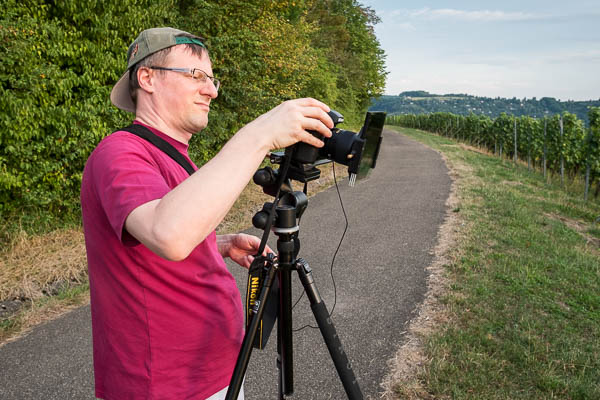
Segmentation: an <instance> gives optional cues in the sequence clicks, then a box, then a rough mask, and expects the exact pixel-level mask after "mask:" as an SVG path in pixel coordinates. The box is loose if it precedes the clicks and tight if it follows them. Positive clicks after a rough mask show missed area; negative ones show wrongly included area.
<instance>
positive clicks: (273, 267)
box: [225, 192, 363, 400]
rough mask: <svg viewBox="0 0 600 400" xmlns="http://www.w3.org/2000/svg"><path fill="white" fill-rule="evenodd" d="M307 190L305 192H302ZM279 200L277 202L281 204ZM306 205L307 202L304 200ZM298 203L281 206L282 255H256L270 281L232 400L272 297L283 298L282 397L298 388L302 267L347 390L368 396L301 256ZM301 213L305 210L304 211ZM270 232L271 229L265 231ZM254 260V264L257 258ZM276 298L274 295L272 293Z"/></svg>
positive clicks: (247, 338)
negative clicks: (295, 311) (295, 326)
mask: <svg viewBox="0 0 600 400" xmlns="http://www.w3.org/2000/svg"><path fill="white" fill-rule="evenodd" d="M299 193H301V192H299ZM275 204H277V202H276V203H275ZM304 207H305V205H304ZM297 212H298V207H297V206H296V205H290V204H283V205H277V206H276V208H275V213H276V214H275V224H274V228H273V232H274V233H275V234H276V235H277V237H278V239H277V251H278V256H277V257H274V256H273V255H272V254H271V255H269V256H268V257H256V258H255V262H256V263H258V264H262V265H263V267H264V268H265V272H266V274H265V276H266V278H265V282H264V284H263V287H262V290H261V292H260V295H259V298H258V300H257V301H256V302H255V304H254V308H253V310H252V311H253V312H252V313H253V314H254V315H253V316H252V320H251V322H250V326H249V327H248V328H247V330H246V334H245V336H244V340H243V342H242V347H241V350H240V353H239V355H238V359H237V362H236V365H235V368H234V371H233V375H232V378H231V381H230V384H229V389H228V391H227V396H226V397H225V399H226V400H234V399H237V396H238V394H239V391H240V389H241V386H242V381H243V379H244V375H245V373H246V369H247V367H248V362H249V361H250V355H251V352H252V348H253V344H254V342H255V338H256V334H257V331H258V327H259V324H260V321H261V319H262V317H263V314H264V311H265V305H266V303H267V302H269V301H278V302H279V307H278V317H277V352H278V360H277V365H278V368H279V399H281V400H282V399H284V396H288V395H291V394H292V393H293V391H294V378H293V350H292V349H293V346H292V299H291V297H292V296H291V293H292V292H291V288H292V271H293V270H296V271H297V272H298V276H299V278H300V281H301V282H302V285H303V287H304V291H305V292H306V294H307V296H308V299H309V301H310V304H311V310H312V312H313V314H314V316H315V319H316V321H317V324H318V326H319V329H320V331H321V334H322V336H323V339H324V340H325V344H326V345H327V349H328V350H329V354H330V356H331V358H332V360H333V363H334V365H335V368H336V370H337V373H338V375H339V377H340V380H341V381H342V384H343V386H344V390H345V391H346V394H347V396H348V398H349V399H351V400H358V399H362V398H363V396H362V393H361V391H360V387H359V386H358V383H357V381H356V378H355V376H354V372H353V371H352V368H351V366H350V362H349V360H348V357H347V356H346V353H345V352H344V350H343V348H342V344H341V342H340V340H339V337H338V335H337V333H336V330H335V327H334V326H333V322H332V321H331V318H330V317H329V313H328V312H327V307H326V306H325V303H324V302H323V300H322V299H321V296H320V295H319V292H318V290H317V287H316V285H315V282H314V279H313V276H312V271H311V269H310V266H309V265H308V263H307V262H306V261H305V260H303V259H302V258H299V259H296V255H297V254H298V251H299V248H300V241H299V239H298V233H299V230H300V228H299V226H298V225H297V222H296V217H297ZM300 212H301V211H300ZM265 232H266V231H265ZM253 264H254V263H253ZM275 281H278V283H279V298H278V299H276V298H270V294H271V293H272V292H271V289H272V287H273V285H274V282H275ZM271 297H274V296H271Z"/></svg>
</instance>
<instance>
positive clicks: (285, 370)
mask: <svg viewBox="0 0 600 400" xmlns="http://www.w3.org/2000/svg"><path fill="white" fill-rule="evenodd" d="M279 284H280V286H279V313H278V317H277V330H278V332H277V343H278V346H277V347H278V348H277V351H278V352H279V361H280V362H279V367H280V368H279V385H280V386H279V393H280V397H281V398H283V395H286V396H289V395H291V394H292V393H294V372H293V371H294V356H293V352H294V349H293V340H292V274H291V271H290V269H289V268H285V267H283V266H281V267H280V269H279Z"/></svg>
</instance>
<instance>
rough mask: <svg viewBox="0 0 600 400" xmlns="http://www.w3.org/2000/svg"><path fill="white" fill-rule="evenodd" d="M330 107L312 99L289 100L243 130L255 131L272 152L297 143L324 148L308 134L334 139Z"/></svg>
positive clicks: (321, 143)
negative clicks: (329, 113)
mask: <svg viewBox="0 0 600 400" xmlns="http://www.w3.org/2000/svg"><path fill="white" fill-rule="evenodd" d="M329 111H330V108H329V107H328V106H327V105H326V104H325V103H322V102H320V101H318V100H315V99H312V98H305V99H296V100H289V101H286V102H283V103H281V104H280V105H278V106H277V107H275V108H273V109H272V110H271V111H269V112H267V113H265V114H263V115H261V116H260V117H258V118H257V119H255V120H254V121H252V122H250V123H249V124H248V125H246V126H245V127H243V128H242V129H241V130H240V133H241V132H242V131H248V132H252V133H253V134H257V135H259V136H260V137H261V139H263V140H266V141H267V146H268V147H269V150H273V149H283V148H285V147H288V146H291V145H293V144H294V143H296V142H306V143H308V144H310V145H312V146H315V147H322V146H323V142H321V141H320V140H319V139H317V138H315V137H314V136H313V135H311V134H310V133H308V132H307V131H308V130H311V131H316V132H318V133H320V134H321V135H323V136H325V137H331V128H333V121H332V120H331V118H330V117H329V115H328V114H327V113H328V112H329Z"/></svg>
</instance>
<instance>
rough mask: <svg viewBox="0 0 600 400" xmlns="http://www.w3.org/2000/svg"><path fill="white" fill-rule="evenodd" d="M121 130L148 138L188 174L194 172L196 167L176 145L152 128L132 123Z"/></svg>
mask: <svg viewBox="0 0 600 400" xmlns="http://www.w3.org/2000/svg"><path fill="white" fill-rule="evenodd" d="M119 130H120V131H126V132H129V133H133V134H134V135H137V136H139V137H141V138H142V139H146V140H147V141H149V142H150V143H152V144H153V145H155V146H156V147H158V148H159V149H160V150H162V151H163V152H164V153H165V154H166V155H168V156H169V157H171V158H172V159H173V160H175V161H176V162H177V164H179V165H181V166H182V167H183V169H185V170H186V171H187V173H188V174H190V175H191V174H193V173H194V167H192V166H191V164H190V163H189V162H188V160H186V158H185V157H184V156H183V155H182V154H181V153H180V152H179V151H177V149H176V148H175V147H173V146H172V145H171V143H169V142H167V141H166V140H164V139H163V138H161V137H158V136H156V135H155V134H154V133H153V132H152V131H151V130H150V129H148V128H146V127H145V126H143V125H138V124H131V125H129V126H128V127H126V128H123V129H119Z"/></svg>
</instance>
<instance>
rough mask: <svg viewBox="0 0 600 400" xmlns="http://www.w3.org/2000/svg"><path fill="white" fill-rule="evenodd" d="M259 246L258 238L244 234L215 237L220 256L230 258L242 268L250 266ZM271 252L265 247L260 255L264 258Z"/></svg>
mask: <svg viewBox="0 0 600 400" xmlns="http://www.w3.org/2000/svg"><path fill="white" fill-rule="evenodd" d="M259 246H260V239H259V238H257V237H256V236H252V235H247V234H245V233H238V234H233V235H218V236H217V247H218V248H219V253H221V256H223V258H225V257H229V258H231V259H232V260H233V261H235V262H236V263H238V264H240V265H241V266H242V267H244V268H248V267H249V266H250V264H252V261H253V260H254V255H256V252H257V251H258V247H259ZM272 252H273V251H272V250H271V248H269V246H265V250H264V251H263V254H262V255H263V256H266V255H267V254H268V253H272Z"/></svg>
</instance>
